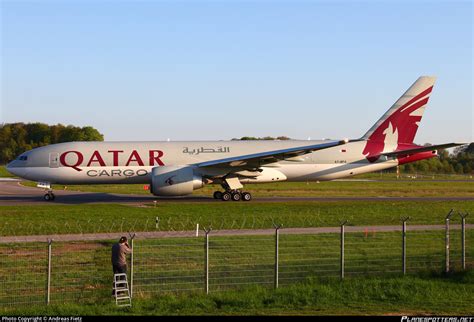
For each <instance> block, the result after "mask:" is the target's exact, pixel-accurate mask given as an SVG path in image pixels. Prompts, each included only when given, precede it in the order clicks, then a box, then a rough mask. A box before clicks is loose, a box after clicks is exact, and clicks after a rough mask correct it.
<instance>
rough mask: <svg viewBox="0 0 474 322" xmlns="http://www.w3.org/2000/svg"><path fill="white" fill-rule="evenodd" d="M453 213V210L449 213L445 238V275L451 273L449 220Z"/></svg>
mask: <svg viewBox="0 0 474 322" xmlns="http://www.w3.org/2000/svg"><path fill="white" fill-rule="evenodd" d="M453 212H454V209H451V210H450V211H449V213H448V214H447V215H446V237H445V249H446V253H445V258H446V263H445V273H449V219H450V218H451V216H452V214H453Z"/></svg>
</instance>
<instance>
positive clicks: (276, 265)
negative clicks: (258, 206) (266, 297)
mask: <svg viewBox="0 0 474 322" xmlns="http://www.w3.org/2000/svg"><path fill="white" fill-rule="evenodd" d="M273 226H274V227H275V281H274V282H275V288H278V273H279V270H278V262H279V239H280V228H281V225H275V224H274V225H273Z"/></svg>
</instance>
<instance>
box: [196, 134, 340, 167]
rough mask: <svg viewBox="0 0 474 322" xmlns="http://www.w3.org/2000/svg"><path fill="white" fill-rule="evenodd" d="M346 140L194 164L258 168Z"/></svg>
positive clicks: (200, 165) (199, 165)
mask: <svg viewBox="0 0 474 322" xmlns="http://www.w3.org/2000/svg"><path fill="white" fill-rule="evenodd" d="M347 142H348V140H340V141H331V142H327V143H320V144H314V145H305V146H300V147H295V148H288V149H281V150H274V151H268V152H261V153H253V154H246V155H240V156H235V157H230V158H225V159H219V160H211V161H206V162H201V163H196V164H195V165H196V166H198V167H211V166H212V167H214V166H224V167H241V166H255V167H259V166H261V165H264V164H268V163H273V162H278V161H281V160H286V159H289V158H294V157H297V156H300V155H304V154H307V153H311V152H313V151H317V150H323V149H327V148H332V147H334V146H338V145H342V144H346V143H347Z"/></svg>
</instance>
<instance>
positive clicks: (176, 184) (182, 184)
mask: <svg viewBox="0 0 474 322" xmlns="http://www.w3.org/2000/svg"><path fill="white" fill-rule="evenodd" d="M203 186H204V183H203V181H202V177H201V176H198V175H195V174H194V170H193V168H192V167H190V166H186V165H183V166H162V167H155V168H153V169H152V170H151V186H150V190H151V193H153V194H154V195H155V196H185V195H189V194H191V193H192V192H193V190H195V189H199V188H202V187H203Z"/></svg>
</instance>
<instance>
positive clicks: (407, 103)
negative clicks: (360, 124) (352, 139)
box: [361, 76, 436, 144]
mask: <svg viewBox="0 0 474 322" xmlns="http://www.w3.org/2000/svg"><path fill="white" fill-rule="evenodd" d="M435 80H436V77H431V76H421V77H420V78H418V79H417V80H416V82H415V83H413V85H411V86H410V88H409V89H408V90H407V91H406V92H405V93H404V94H403V95H402V96H401V97H400V98H399V99H398V100H397V101H396V102H395V104H393V105H392V107H390V109H389V110H388V111H387V112H386V113H385V114H384V115H383V116H382V117H381V118H380V119H379V120H378V121H377V123H375V124H374V125H373V126H372V127H371V128H370V130H369V131H367V133H365V134H364V136H363V137H362V138H361V139H363V140H376V141H382V142H383V141H385V139H386V136H387V135H389V134H388V133H387V132H389V130H391V131H392V133H390V134H392V135H395V134H393V133H396V136H397V143H407V144H410V143H413V140H414V139H415V135H416V131H417V130H418V124H419V122H420V121H421V118H422V117H423V113H424V111H425V107H426V105H427V104H428V100H429V98H430V95H431V91H432V89H433V85H434V83H435Z"/></svg>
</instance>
